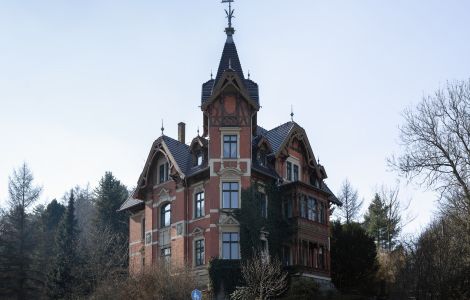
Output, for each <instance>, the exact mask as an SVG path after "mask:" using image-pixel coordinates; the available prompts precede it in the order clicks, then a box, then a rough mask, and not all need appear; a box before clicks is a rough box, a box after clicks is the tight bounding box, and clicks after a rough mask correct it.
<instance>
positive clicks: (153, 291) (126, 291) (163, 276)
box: [91, 266, 196, 300]
mask: <svg viewBox="0 0 470 300" xmlns="http://www.w3.org/2000/svg"><path fill="white" fill-rule="evenodd" d="M195 286H196V281H195V278H194V275H193V274H192V273H191V271H190V270H188V269H183V268H179V269H178V268H171V269H170V268H165V267H157V266H155V267H152V268H149V269H146V270H145V271H144V272H142V273H141V274H139V275H137V276H120V277H114V278H109V279H107V280H105V281H104V282H102V283H101V284H100V285H99V286H98V287H97V289H96V290H95V292H94V294H93V295H92V297H91V299H99V300H107V299H109V300H118V299H136V300H147V299H149V300H150V299H151V300H173V299H175V300H177V299H190V298H191V291H192V290H193V289H194V287H195Z"/></svg>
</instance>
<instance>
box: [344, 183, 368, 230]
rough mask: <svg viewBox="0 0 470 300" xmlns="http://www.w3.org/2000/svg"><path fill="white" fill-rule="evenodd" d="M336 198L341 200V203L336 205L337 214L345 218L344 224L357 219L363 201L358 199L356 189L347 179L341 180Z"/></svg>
mask: <svg viewBox="0 0 470 300" xmlns="http://www.w3.org/2000/svg"><path fill="white" fill-rule="evenodd" d="M338 199H339V200H340V201H341V202H343V205H342V206H340V207H338V210H339V211H338V215H339V216H340V217H341V218H343V219H345V220H346V224H349V223H351V221H355V220H357V218H358V217H359V213H360V211H361V207H362V203H363V202H364V201H363V200H361V201H359V199H358V194H357V190H355V189H354V188H353V187H352V185H351V183H350V182H349V180H348V179H346V180H344V181H343V183H342V185H341V188H340V191H339V192H338Z"/></svg>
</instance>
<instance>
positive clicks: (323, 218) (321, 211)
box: [319, 203, 326, 224]
mask: <svg viewBox="0 0 470 300" xmlns="http://www.w3.org/2000/svg"><path fill="white" fill-rule="evenodd" d="M319 216H320V223H322V224H325V223H326V222H325V220H326V218H325V205H324V204H323V203H320V213H319Z"/></svg>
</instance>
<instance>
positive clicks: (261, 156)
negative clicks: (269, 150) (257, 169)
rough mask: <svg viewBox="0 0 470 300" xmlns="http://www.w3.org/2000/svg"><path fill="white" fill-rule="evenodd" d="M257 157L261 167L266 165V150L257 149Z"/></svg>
mask: <svg viewBox="0 0 470 300" xmlns="http://www.w3.org/2000/svg"><path fill="white" fill-rule="evenodd" d="M257 159H258V164H259V165H260V166H263V167H266V166H267V165H268V160H267V156H266V151H264V150H259V151H258V155H257Z"/></svg>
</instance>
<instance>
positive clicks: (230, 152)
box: [224, 135, 237, 158]
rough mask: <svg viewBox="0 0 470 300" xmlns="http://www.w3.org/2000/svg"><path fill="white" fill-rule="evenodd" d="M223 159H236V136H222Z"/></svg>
mask: <svg viewBox="0 0 470 300" xmlns="http://www.w3.org/2000/svg"><path fill="white" fill-rule="evenodd" d="M224 158H237V136H236V135H224Z"/></svg>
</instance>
